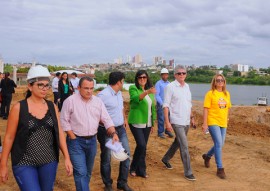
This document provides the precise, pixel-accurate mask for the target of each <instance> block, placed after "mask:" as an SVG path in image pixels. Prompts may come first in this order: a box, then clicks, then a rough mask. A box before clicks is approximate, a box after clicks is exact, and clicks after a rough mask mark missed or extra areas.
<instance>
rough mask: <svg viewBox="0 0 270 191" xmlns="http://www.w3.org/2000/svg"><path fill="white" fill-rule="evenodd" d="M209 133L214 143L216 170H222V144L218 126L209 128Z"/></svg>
mask: <svg viewBox="0 0 270 191" xmlns="http://www.w3.org/2000/svg"><path fill="white" fill-rule="evenodd" d="M222 129H224V128H222ZM209 133H210V135H211V137H212V140H213V142H214V154H215V160H216V165H217V168H223V166H222V154H221V151H222V146H223V143H224V142H223V140H222V135H221V128H220V127H219V126H209ZM225 134H226V129H225Z"/></svg>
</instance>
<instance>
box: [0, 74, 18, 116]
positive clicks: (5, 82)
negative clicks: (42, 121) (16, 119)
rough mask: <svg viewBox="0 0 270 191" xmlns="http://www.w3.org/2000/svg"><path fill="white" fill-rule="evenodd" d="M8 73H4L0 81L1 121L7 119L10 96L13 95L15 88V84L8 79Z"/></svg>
mask: <svg viewBox="0 0 270 191" xmlns="http://www.w3.org/2000/svg"><path fill="white" fill-rule="evenodd" d="M9 76H10V73H9V72H6V73H5V77H4V79H2V80H1V84H0V87H1V88H2V89H1V94H2V105H1V116H2V117H3V119H7V118H8V115H9V109H10V104H11V100H12V94H13V93H15V90H14V88H16V87H17V85H16V84H15V82H14V81H13V80H11V79H10V78H9Z"/></svg>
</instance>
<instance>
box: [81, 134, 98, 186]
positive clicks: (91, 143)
mask: <svg viewBox="0 0 270 191" xmlns="http://www.w3.org/2000/svg"><path fill="white" fill-rule="evenodd" d="M83 141H85V154H86V166H87V185H86V184H85V185H84V186H85V187H84V188H85V189H83V191H84V190H87V189H89V190H90V188H89V183H90V179H91V176H92V171H93V167H94V162H95V157H96V154H97V138H96V137H93V138H91V139H86V140H83ZM85 183H86V182H85ZM87 191H88V190H87Z"/></svg>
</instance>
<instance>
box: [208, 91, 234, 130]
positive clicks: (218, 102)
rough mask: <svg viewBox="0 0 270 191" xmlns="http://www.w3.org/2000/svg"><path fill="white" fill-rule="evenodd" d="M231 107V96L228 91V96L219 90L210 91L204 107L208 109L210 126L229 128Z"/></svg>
mask: <svg viewBox="0 0 270 191" xmlns="http://www.w3.org/2000/svg"><path fill="white" fill-rule="evenodd" d="M231 106H232V105H231V96H230V93H229V92H228V91H227V95H225V94H224V93H223V92H219V91H217V90H214V91H212V90H210V91H208V92H207V93H206V95H205V98H204V107H205V108H208V117H207V123H208V126H211V125H218V126H220V127H227V120H228V110H229V108H231Z"/></svg>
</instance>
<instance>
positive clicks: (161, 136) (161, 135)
mask: <svg viewBox="0 0 270 191" xmlns="http://www.w3.org/2000/svg"><path fill="white" fill-rule="evenodd" d="M158 137H159V138H161V139H165V138H166V137H165V135H164V134H160V135H158Z"/></svg>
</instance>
